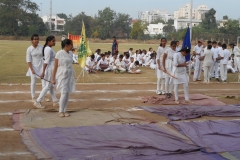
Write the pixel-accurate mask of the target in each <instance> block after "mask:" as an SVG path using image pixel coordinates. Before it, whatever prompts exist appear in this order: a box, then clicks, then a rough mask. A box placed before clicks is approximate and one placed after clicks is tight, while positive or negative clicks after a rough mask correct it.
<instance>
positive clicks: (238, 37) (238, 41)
mask: <svg viewBox="0 0 240 160" xmlns="http://www.w3.org/2000/svg"><path fill="white" fill-rule="evenodd" d="M239 38H240V36H238V37H237V46H238V44H239Z"/></svg>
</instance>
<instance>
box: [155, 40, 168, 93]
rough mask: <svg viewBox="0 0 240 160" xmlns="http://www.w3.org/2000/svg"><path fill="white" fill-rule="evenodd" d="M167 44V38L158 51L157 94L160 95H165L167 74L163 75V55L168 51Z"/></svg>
mask: <svg viewBox="0 0 240 160" xmlns="http://www.w3.org/2000/svg"><path fill="white" fill-rule="evenodd" d="M166 44H167V39H166V38H161V42H160V46H159V47H158V50H157V56H156V60H157V67H156V72H157V91H156V93H157V94H158V95H162V94H165V92H164V91H163V86H164V83H165V74H164V73H163V55H164V53H165V52H166V51H167V50H168V47H167V46H166Z"/></svg>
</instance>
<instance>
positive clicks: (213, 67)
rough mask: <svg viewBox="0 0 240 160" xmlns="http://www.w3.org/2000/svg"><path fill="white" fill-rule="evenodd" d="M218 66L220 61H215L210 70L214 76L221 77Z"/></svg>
mask: <svg viewBox="0 0 240 160" xmlns="http://www.w3.org/2000/svg"><path fill="white" fill-rule="evenodd" d="M218 67H219V63H217V62H213V64H212V66H211V71H210V72H211V76H212V77H215V78H219V73H218Z"/></svg>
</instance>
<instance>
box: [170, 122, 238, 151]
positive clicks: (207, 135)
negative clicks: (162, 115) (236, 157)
mask: <svg viewBox="0 0 240 160" xmlns="http://www.w3.org/2000/svg"><path fill="white" fill-rule="evenodd" d="M169 123H170V124H171V125H172V126H174V127H175V128H176V129H178V130H179V131H180V132H181V133H183V134H184V135H186V136H187V137H189V138H190V139H191V140H192V141H193V142H194V143H195V144H196V145H198V146H201V147H202V149H203V150H205V151H206V152H210V153H212V152H214V153H215V152H230V151H239V150H240V121H205V122H173V121H172V122H169Z"/></svg>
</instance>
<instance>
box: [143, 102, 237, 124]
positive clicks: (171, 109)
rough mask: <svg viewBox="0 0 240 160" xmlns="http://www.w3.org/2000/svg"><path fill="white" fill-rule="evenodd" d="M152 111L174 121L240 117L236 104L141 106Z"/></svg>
mask: <svg viewBox="0 0 240 160" xmlns="http://www.w3.org/2000/svg"><path fill="white" fill-rule="evenodd" d="M139 108H141V109H143V110H146V111H148V112H151V113H155V114H159V115H162V116H166V117H168V118H169V119H170V120H172V121H178V120H186V119H194V118H200V117H202V116H212V117H240V108H239V107H236V106H231V105H229V106H161V107H139Z"/></svg>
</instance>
